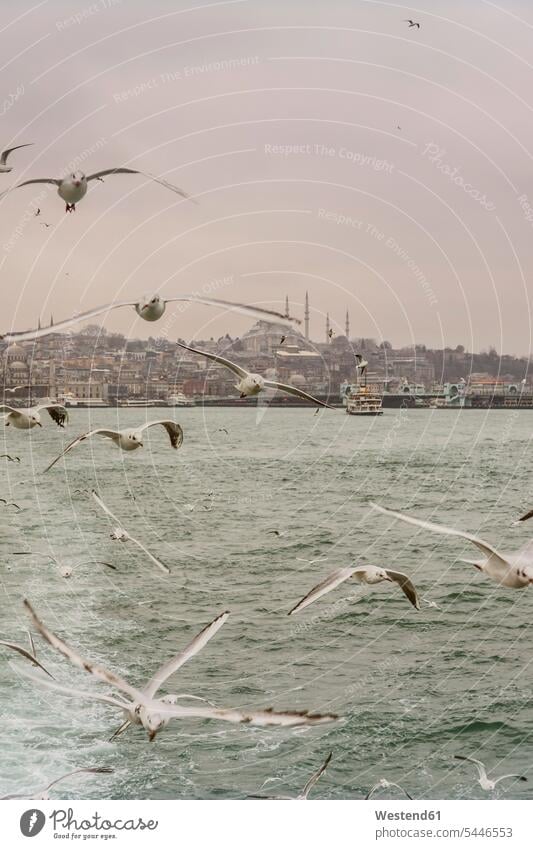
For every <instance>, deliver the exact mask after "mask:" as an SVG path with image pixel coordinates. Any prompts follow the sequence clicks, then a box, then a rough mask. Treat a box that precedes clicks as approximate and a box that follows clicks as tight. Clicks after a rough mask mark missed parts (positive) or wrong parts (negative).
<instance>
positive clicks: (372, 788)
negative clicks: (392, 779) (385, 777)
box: [365, 781, 381, 800]
mask: <svg viewBox="0 0 533 849" xmlns="http://www.w3.org/2000/svg"><path fill="white" fill-rule="evenodd" d="M378 787H381V784H380V783H379V781H378V783H377V784H374V785H373V786H372V787H371V788H370V790H369V791H368V793H367V794H366V796H365V800H368V799H370V797H371V796H372V795H373V794H374V793H375V792H376V790H377V789H378Z"/></svg>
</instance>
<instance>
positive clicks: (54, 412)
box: [0, 404, 68, 430]
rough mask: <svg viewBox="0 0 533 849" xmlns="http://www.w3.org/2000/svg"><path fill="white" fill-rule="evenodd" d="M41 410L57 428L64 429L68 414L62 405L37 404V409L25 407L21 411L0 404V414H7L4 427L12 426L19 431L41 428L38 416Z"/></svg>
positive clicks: (39, 416)
mask: <svg viewBox="0 0 533 849" xmlns="http://www.w3.org/2000/svg"><path fill="white" fill-rule="evenodd" d="M43 410H46V412H47V413H48V414H49V416H50V418H51V419H52V421H54V422H55V423H56V425H57V426H58V427H65V423H66V422H68V413H67V411H66V409H65V408H64V407H63V405H62V404H39V405H38V406H37V407H26V408H25V409H23V410H18V409H16V408H15V407H9V406H8V405H7V404H0V413H7V415H6V417H5V422H6V427H9V425H13V427H16V428H18V429H19V430H31V428H33V427H37V426H39V427H42V422H41V415H40V414H41V412H42V411H43Z"/></svg>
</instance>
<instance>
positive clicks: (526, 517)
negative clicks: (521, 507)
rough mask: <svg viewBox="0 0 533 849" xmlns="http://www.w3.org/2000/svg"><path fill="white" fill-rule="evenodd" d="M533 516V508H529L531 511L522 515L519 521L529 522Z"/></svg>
mask: <svg viewBox="0 0 533 849" xmlns="http://www.w3.org/2000/svg"><path fill="white" fill-rule="evenodd" d="M532 516H533V510H529V512H527V513H525V514H524V515H523V516H520V518H519V519H518V521H519V522H527V520H528V519H531V517H532ZM515 524H516V523H515Z"/></svg>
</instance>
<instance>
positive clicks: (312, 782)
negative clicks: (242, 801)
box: [248, 752, 333, 800]
mask: <svg viewBox="0 0 533 849" xmlns="http://www.w3.org/2000/svg"><path fill="white" fill-rule="evenodd" d="M332 757H333V752H330V753H329V755H328V756H327V758H326V760H325V761H324V763H323V764H322V766H321V767H320V768H319V769H317V771H316V772H314V773H313V775H312V776H311V778H310V779H309V781H308V782H307V784H306V785H305V787H304V788H303V790H302V791H301V793H298V795H297V796H248V798H249V799H297V800H305V799H307V797H308V796H309V791H310V790H312V789H313V787H314V786H315V784H316V783H317V781H318V780H319V778H320V776H321V775H323V773H324V772H325V771H326V769H327V768H328V766H329V762H330V761H331V758H332Z"/></svg>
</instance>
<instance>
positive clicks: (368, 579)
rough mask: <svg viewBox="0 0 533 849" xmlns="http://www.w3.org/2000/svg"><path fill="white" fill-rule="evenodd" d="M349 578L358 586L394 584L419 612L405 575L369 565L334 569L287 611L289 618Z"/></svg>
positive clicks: (414, 593) (411, 585) (414, 592)
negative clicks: (353, 579)
mask: <svg viewBox="0 0 533 849" xmlns="http://www.w3.org/2000/svg"><path fill="white" fill-rule="evenodd" d="M349 578H355V580H356V581H358V582H359V583H360V584H379V583H381V582H382V581H391V582H393V583H396V584H398V586H399V587H400V589H401V590H402V591H403V592H404V593H405V595H406V596H407V598H408V599H409V601H410V602H411V604H412V605H413V607H416V609H417V610H420V600H419V598H418V593H417V591H416V587H415V586H414V584H413V583H412V582H411V580H410V578H409V577H408V576H407V575H404V573H403V572H394V571H393V570H392V569H381V568H380V567H379V566H371V565H370V564H369V565H367V566H347V567H345V568H343V569H336V570H335V572H332V573H331V575H328V577H327V578H325V579H324V580H323V581H321V583H320V584H317V585H316V587H313V589H312V590H310V591H309V592H308V593H307V595H306V596H304V598H302V600H301V601H299V602H298V604H297V605H295V606H294V607H293V608H292V610H289V614H288V615H289V616H291V615H292V614H293V613H298V611H300V610H303V609H304V607H308V606H309V605H310V604H312V603H313V602H314V601H316V600H317V599H319V598H321V597H322V596H323V595H326V593H329V592H331V590H334V589H335V588H336V587H338V586H339V584H342V583H344V581H347V580H348V579H349Z"/></svg>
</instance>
